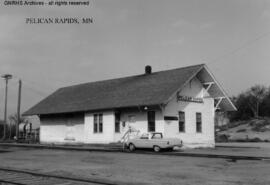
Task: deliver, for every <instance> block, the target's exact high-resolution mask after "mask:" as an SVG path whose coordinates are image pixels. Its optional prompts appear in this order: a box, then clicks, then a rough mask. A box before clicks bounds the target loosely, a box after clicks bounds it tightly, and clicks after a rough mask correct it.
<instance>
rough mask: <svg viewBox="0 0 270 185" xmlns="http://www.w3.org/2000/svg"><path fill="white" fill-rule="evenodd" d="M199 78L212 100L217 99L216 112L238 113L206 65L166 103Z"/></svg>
mask: <svg viewBox="0 0 270 185" xmlns="http://www.w3.org/2000/svg"><path fill="white" fill-rule="evenodd" d="M194 78H197V79H198V80H199V81H200V82H201V83H202V85H203V86H204V88H205V90H206V91H207V92H208V94H209V95H210V97H211V98H214V99H215V110H221V111H236V110H237V108H236V107H235V105H234V104H233V103H232V101H231V100H230V98H229V97H228V95H227V94H226V92H225V91H224V89H223V88H222V87H221V85H220V84H219V83H218V81H217V80H216V79H215V77H214V75H213V74H212V73H211V72H210V70H209V69H208V67H207V66H206V65H205V64H204V65H202V67H201V68H200V69H198V71H197V72H195V73H194V74H193V75H191V76H190V78H189V79H188V80H187V81H186V82H185V83H184V84H183V85H182V86H181V87H180V88H179V89H177V91H176V92H175V93H174V94H173V95H172V96H171V97H170V98H169V99H168V100H167V101H166V102H165V103H164V104H167V103H168V102H169V101H170V100H171V99H172V98H173V97H174V96H175V94H177V92H179V91H181V90H182V89H183V88H184V87H185V86H186V85H187V84H188V83H189V82H190V81H191V80H192V79H194Z"/></svg>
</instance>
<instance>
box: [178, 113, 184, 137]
mask: <svg viewBox="0 0 270 185" xmlns="http://www.w3.org/2000/svg"><path fill="white" fill-rule="evenodd" d="M179 132H185V112H179Z"/></svg>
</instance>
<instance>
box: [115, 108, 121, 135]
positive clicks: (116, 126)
mask: <svg viewBox="0 0 270 185" xmlns="http://www.w3.org/2000/svg"><path fill="white" fill-rule="evenodd" d="M114 116H115V117H114V118H115V123H114V124H115V127H114V128H115V132H116V133H119V132H120V117H121V115H120V113H119V112H116V113H115V114H114Z"/></svg>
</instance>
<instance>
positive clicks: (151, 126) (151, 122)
mask: <svg viewBox="0 0 270 185" xmlns="http://www.w3.org/2000/svg"><path fill="white" fill-rule="evenodd" d="M147 119H148V132H155V131H156V124H155V111H149V112H147Z"/></svg>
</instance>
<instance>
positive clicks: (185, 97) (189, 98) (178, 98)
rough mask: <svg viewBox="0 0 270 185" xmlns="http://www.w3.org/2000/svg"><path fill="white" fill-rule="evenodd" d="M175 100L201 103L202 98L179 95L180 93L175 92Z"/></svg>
mask: <svg viewBox="0 0 270 185" xmlns="http://www.w3.org/2000/svg"><path fill="white" fill-rule="evenodd" d="M177 101H186V102H195V103H203V99H202V98H195V97H191V96H181V95H180V93H177Z"/></svg>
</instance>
